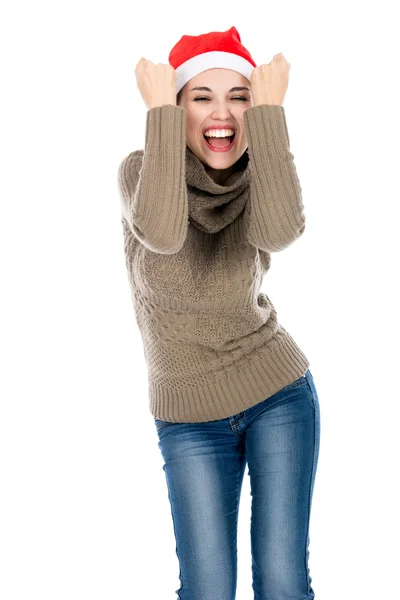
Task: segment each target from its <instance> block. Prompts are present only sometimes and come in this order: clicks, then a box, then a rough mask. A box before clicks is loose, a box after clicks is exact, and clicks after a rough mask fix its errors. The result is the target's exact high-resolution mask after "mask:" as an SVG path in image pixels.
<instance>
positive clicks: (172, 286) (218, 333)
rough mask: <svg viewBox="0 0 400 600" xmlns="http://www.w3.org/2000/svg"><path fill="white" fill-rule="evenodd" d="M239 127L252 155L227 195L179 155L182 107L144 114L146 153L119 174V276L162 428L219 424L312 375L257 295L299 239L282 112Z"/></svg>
mask: <svg viewBox="0 0 400 600" xmlns="http://www.w3.org/2000/svg"><path fill="white" fill-rule="evenodd" d="M244 123H245V128H246V134H247V141H248V149H247V150H246V152H244V154H243V155H242V156H241V158H240V159H239V160H238V161H237V163H236V165H235V166H236V168H235V171H234V172H233V173H232V174H231V176H230V177H229V179H227V181H226V182H225V184H224V185H219V184H217V183H215V182H214V181H213V180H212V179H211V177H209V175H208V174H207V172H206V170H205V168H204V165H203V163H202V162H201V161H200V160H199V159H198V158H197V157H196V155H195V154H193V153H192V152H191V150H190V149H189V147H188V146H187V145H186V109H184V108H183V107H180V106H174V105H164V106H160V107H156V108H152V109H150V110H149V111H148V112H147V117H146V137H145V148H144V150H136V151H134V152H131V153H130V154H129V155H128V156H127V157H126V158H125V159H124V160H123V161H122V163H121V164H120V166H119V170H118V184H119V190H120V199H121V209H122V215H121V222H122V229H123V238H124V253H125V260H126V267H127V272H128V277H129V282H130V286H131V290H132V303H133V307H134V310H135V316H136V322H137V324H138V328H139V330H140V333H141V336H142V341H143V347H144V355H145V359H146V363H147V367H148V391H149V407H150V412H151V414H152V415H153V416H154V417H155V418H157V419H161V420H165V421H171V422H182V423H194V422H204V421H213V420H217V419H223V418H226V417H228V416H231V415H234V414H237V413H239V412H241V411H244V410H245V409H247V408H250V407H251V406H254V405H255V404H257V403H259V402H262V401H263V400H265V399H266V398H268V397H270V396H272V395H273V394H275V393H276V392H278V391H279V390H280V389H282V388H283V387H285V386H286V385H289V384H290V383H292V382H293V381H295V380H296V379H297V378H298V377H300V376H301V375H304V373H305V372H306V370H307V369H308V367H309V362H308V360H307V357H306V355H305V354H304V353H303V352H302V351H301V349H300V348H299V346H298V345H297V344H296V342H295V341H294V340H293V338H292V337H291V336H290V335H289V333H288V332H287V331H286V330H285V329H284V328H283V327H282V325H280V324H279V322H278V319H277V313H276V310H275V307H274V305H273V304H272V302H271V300H270V299H269V297H268V296H267V295H266V294H265V293H259V290H260V286H261V284H262V280H263V277H264V275H265V273H266V272H267V271H268V269H269V267H270V260H271V253H272V252H278V251H280V250H283V249H284V248H287V247H288V246H289V245H290V244H291V243H293V242H294V241H295V240H296V239H297V238H298V237H299V236H300V235H301V234H302V233H303V232H304V228H305V218H304V212H303V203H302V196H301V188H300V184H299V180H298V177H297V173H296V168H295V165H294V162H293V154H292V153H291V152H290V149H289V136H288V132H287V126H286V120H285V113H284V108H283V107H282V106H275V105H259V106H253V107H251V108H249V109H248V110H246V112H245V113H244ZM132 368H133V369H134V368H135V367H134V366H133V367H132Z"/></svg>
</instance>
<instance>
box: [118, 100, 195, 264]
mask: <svg viewBox="0 0 400 600" xmlns="http://www.w3.org/2000/svg"><path fill="white" fill-rule="evenodd" d="M185 149H186V109H185V108H183V107H181V106H175V105H172V104H165V105H163V106H157V107H155V108H151V109H149V110H148V111H147V116H146V135H145V148H144V151H143V150H137V151H135V152H131V153H130V154H129V155H128V156H127V157H126V158H124V160H123V161H122V163H121V164H120V166H119V169H118V183H119V190H120V198H121V208H122V215H123V217H124V218H125V220H126V221H127V223H128V225H129V227H130V229H131V230H132V232H133V234H134V235H135V236H136V237H137V238H138V240H139V241H140V242H141V243H142V244H143V245H144V246H146V248H149V249H150V250H152V251H153V252H158V253H161V254H174V253H176V252H179V250H180V249H181V247H182V246H183V243H184V241H185V239H186V234H187V227H188V199H187V191H186V177H185V158H186V157H185Z"/></svg>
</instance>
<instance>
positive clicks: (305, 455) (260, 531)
mask: <svg viewBox="0 0 400 600" xmlns="http://www.w3.org/2000/svg"><path fill="white" fill-rule="evenodd" d="M319 428H320V418H319V401H318V396H317V393H316V389H315V385H314V383H313V381H312V376H311V373H310V371H308V372H307V374H306V376H304V377H301V378H299V379H298V380H296V382H294V383H293V384H291V385H289V386H287V387H286V388H283V390H281V391H280V392H278V393H277V394H275V395H274V396H272V397H270V398H268V399H267V400H266V401H265V402H264V403H263V404H262V410H259V411H258V413H257V415H256V417H255V418H254V421H250V424H249V426H248V429H247V431H246V458H247V462H248V468H249V475H250V481H251V495H252V506H251V549H252V571H253V588H254V592H255V596H254V598H255V600H264V599H266V598H268V600H280V599H281V598H304V600H309V599H312V598H314V592H313V589H312V587H311V577H310V574H309V569H308V555H309V552H308V543H309V535H308V533H309V517H310V510H311V498H312V493H313V486H314V478H315V473H316V468H317V461H318V453H319Z"/></svg>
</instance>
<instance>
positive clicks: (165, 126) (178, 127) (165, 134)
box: [145, 104, 186, 151]
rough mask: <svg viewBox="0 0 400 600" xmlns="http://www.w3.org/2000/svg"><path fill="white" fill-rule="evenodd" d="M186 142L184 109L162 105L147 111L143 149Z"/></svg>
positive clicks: (171, 105) (172, 105)
mask: <svg viewBox="0 0 400 600" xmlns="http://www.w3.org/2000/svg"><path fill="white" fill-rule="evenodd" d="M175 139H179V140H181V141H182V140H184V142H185V140H186V109H185V108H183V106H175V105H174V104H164V105H163V106H156V107H154V108H150V109H149V110H148V111H147V117H146V137H145V149H146V150H150V151H151V150H152V149H153V148H157V149H159V148H160V146H161V145H162V143H164V144H165V143H166V142H167V143H170V142H171V141H172V140H175Z"/></svg>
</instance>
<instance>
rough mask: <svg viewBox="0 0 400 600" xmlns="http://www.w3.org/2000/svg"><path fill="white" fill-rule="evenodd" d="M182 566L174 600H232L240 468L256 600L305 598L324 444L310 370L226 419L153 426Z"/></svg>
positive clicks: (309, 594) (158, 422)
mask: <svg viewBox="0 0 400 600" xmlns="http://www.w3.org/2000/svg"><path fill="white" fill-rule="evenodd" d="M154 422H155V426H156V428H157V434H158V438H159V443H158V446H159V448H160V450H161V453H162V456H163V459H164V461H165V464H164V465H163V470H164V472H165V475H166V480H167V486H168V497H169V501H170V504H171V514H172V519H173V525H174V532H175V539H176V554H177V556H178V560H179V566H180V573H179V579H180V582H181V584H180V588H179V589H178V590H176V593H177V594H178V598H179V599H180V600H235V596H236V584H237V525H238V510H239V501H240V492H241V486H242V481H243V474H244V470H245V465H246V462H247V465H248V475H249V476H250V487H251V496H252V502H251V555H252V565H251V567H252V577H253V590H254V600H311V599H312V598H314V597H315V595H314V590H313V588H312V587H311V577H310V570H309V567H308V557H309V550H308V546H309V521H310V512H311V501H312V495H313V488H314V480H315V474H316V469H317V462H318V454H319V438H320V410H319V400H318V395H317V390H316V388H315V385H314V380H313V376H312V375H311V372H310V370H309V369H308V370H307V372H306V373H305V375H304V376H303V377H300V378H299V379H297V380H296V381H294V382H293V383H291V384H290V385H288V386H286V387H284V388H283V389H281V390H280V391H279V392H277V393H276V394H274V395H273V396H270V397H269V398H267V399H266V400H263V401H262V402H260V403H259V404H256V405H255V406H252V407H251V408H249V409H247V410H245V411H243V412H241V413H239V414H237V415H233V416H232V417H227V418H226V419H219V420H217V421H209V422H205V423H170V422H168V421H161V420H159V419H154Z"/></svg>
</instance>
